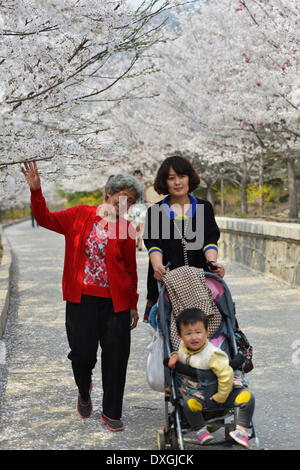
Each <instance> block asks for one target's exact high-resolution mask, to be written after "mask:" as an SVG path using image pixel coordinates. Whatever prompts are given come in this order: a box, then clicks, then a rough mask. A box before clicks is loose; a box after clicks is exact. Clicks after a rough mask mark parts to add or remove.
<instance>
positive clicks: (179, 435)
mask: <svg viewBox="0 0 300 470" xmlns="http://www.w3.org/2000/svg"><path fill="white" fill-rule="evenodd" d="M204 274H205V279H206V281H207V285H209V287H210V288H211V289H212V288H213V289H214V291H215V292H216V291H217V293H218V295H217V296H216V298H217V299H218V300H217V301H215V303H216V305H217V307H218V309H219V311H220V312H221V315H222V321H221V325H220V328H219V330H218V332H217V333H216V335H218V337H219V338H220V337H221V338H223V339H222V341H221V344H220V345H219V347H220V348H221V349H222V350H224V351H225V352H226V353H227V355H228V357H229V359H230V365H231V367H232V368H233V370H234V371H236V370H238V369H239V370H240V372H239V373H240V374H242V372H241V370H242V368H241V366H242V363H243V362H244V356H242V355H241V354H240V353H239V352H238V347H237V342H236V337H235V330H236V328H237V321H236V317H235V305H234V302H233V300H232V297H231V293H230V291H229V289H228V287H227V285H226V283H225V282H224V280H223V279H222V278H220V277H219V276H217V275H216V274H214V273H211V272H205V273H204ZM166 294H167V292H166V287H165V285H163V284H162V285H161V284H160V285H159V297H158V302H157V325H158V328H159V330H160V332H161V334H162V337H163V344H164V366H165V367H164V372H165V392H164V396H165V425H164V426H162V428H161V429H159V430H158V431H157V443H158V448H159V450H166V449H174V450H176V449H179V450H184V439H183V436H184V435H185V434H188V433H189V432H191V431H192V430H191V428H190V427H189V424H188V423H187V421H186V418H185V415H184V413H183V407H182V397H181V394H180V391H179V385H180V374H182V375H185V376H189V377H192V378H193V380H196V381H200V383H201V385H202V386H203V387H204V388H206V390H207V394H208V395H207V396H211V395H212V394H213V393H215V392H216V389H217V378H216V376H215V374H214V373H213V372H212V371H211V370H205V371H204V370H203V371H200V370H199V369H195V368H193V367H190V366H188V365H185V364H181V363H179V362H177V363H176V366H175V369H172V370H171V369H169V368H168V359H169V357H170V354H171V341H170V315H171V305H170V302H169V300H168V296H167V295H166ZM212 339H214V337H213V338H211V340H212ZM242 376H243V374H242ZM243 383H244V386H245V385H246V384H247V381H245V378H244V377H243ZM246 386H247V385H246ZM170 408H171V409H170ZM203 417H204V419H205V422H206V425H207V428H208V429H209V430H210V432H214V431H216V430H218V429H220V428H224V432H225V439H224V440H223V441H218V442H215V443H211V444H209V445H210V446H211V445H234V444H235V441H233V439H232V438H231V437H230V436H229V433H230V431H232V430H234V429H235V426H236V420H237V408H236V407H234V408H231V409H228V408H225V407H222V406H218V407H217V408H216V407H215V408H214V409H213V408H212V407H211V405H210V406H209V407H206V406H204V408H203ZM249 431H250V435H249V436H248V438H249V439H253V438H254V439H255V443H256V448H257V449H259V447H260V443H259V438H258V435H257V432H256V427H255V424H254V420H253V419H252V421H251V427H250V430H249Z"/></svg>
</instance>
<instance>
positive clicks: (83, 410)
mask: <svg viewBox="0 0 300 470" xmlns="http://www.w3.org/2000/svg"><path fill="white" fill-rule="evenodd" d="M92 388H93V383H92V382H91V385H90V390H89V394H90V393H91V391H92ZM76 409H77V412H78V414H79V416H80V417H81V418H89V417H90V416H91V414H92V411H93V404H92V400H91V397H89V399H88V401H84V400H83V399H82V398H81V395H80V393H78V399H77V403H76Z"/></svg>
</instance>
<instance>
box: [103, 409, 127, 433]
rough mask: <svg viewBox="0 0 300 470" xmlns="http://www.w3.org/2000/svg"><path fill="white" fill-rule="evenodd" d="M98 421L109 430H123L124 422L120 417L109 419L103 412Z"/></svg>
mask: <svg viewBox="0 0 300 470" xmlns="http://www.w3.org/2000/svg"><path fill="white" fill-rule="evenodd" d="M100 423H102V424H105V426H106V427H107V429H109V431H123V429H124V424H123V423H122V421H121V420H120V419H110V418H108V417H107V416H105V415H104V414H103V413H102V415H101V416H100Z"/></svg>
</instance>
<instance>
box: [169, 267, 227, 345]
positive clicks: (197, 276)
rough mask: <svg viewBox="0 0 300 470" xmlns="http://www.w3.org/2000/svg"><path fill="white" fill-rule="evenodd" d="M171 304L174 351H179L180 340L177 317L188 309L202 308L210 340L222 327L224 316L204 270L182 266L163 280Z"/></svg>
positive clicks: (171, 329) (171, 334)
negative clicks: (206, 318)
mask: <svg viewBox="0 0 300 470" xmlns="http://www.w3.org/2000/svg"><path fill="white" fill-rule="evenodd" d="M162 282H163V284H165V286H166V290H167V293H168V296H169V300H170V303H171V307H172V311H171V321H170V342H171V349H172V351H177V350H178V347H179V344H180V340H179V338H178V336H177V329H176V317H177V315H178V314H179V313H180V312H181V311H182V310H185V309H187V308H200V309H201V310H203V311H204V313H205V314H206V315H207V316H208V317H209V318H208V330H209V336H208V338H209V339H210V338H212V337H213V336H214V334H215V333H216V332H217V330H218V329H219V327H220V324H221V321H222V315H221V313H220V311H219V309H218V307H217V306H216V304H215V303H214V301H213V297H212V292H211V290H210V289H209V287H207V285H206V283H205V275H204V270H203V269H202V268H195V267H191V266H182V267H180V268H176V269H173V270H171V271H170V272H169V273H167V274H165V275H164V276H163V278H162Z"/></svg>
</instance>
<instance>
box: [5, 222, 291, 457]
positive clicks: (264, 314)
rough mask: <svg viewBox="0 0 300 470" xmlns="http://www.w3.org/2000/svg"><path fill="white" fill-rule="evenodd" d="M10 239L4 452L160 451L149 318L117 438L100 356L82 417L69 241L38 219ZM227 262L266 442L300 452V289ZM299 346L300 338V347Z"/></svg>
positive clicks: (135, 353)
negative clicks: (66, 260) (150, 377)
mask: <svg viewBox="0 0 300 470" xmlns="http://www.w3.org/2000/svg"><path fill="white" fill-rule="evenodd" d="M6 235H7V237H8V239H9V241H10V243H11V245H12V248H13V252H14V273H13V286H12V295H11V303H10V311H9V322H8V327H7V330H6V333H5V336H4V338H3V340H2V341H1V351H2V353H1V355H0V373H1V377H0V405H1V407H0V415H1V428H0V448H1V449H6V450H8V449H18V450H25V449H33V450H71V449H76V450H80V449H94V450H96V449H98V450H101V449H102V450H104V449H106V450H117V449H119V450H133V449H141V450H145V449H150V450H155V449H157V447H156V430H157V429H158V428H159V427H160V426H161V425H162V424H164V402H163V395H162V394H160V393H156V392H154V391H152V390H151V389H150V388H149V387H148V385H147V383H146V377H145V363H146V359H147V350H146V346H147V344H148V343H149V341H150V334H149V326H148V325H145V324H144V323H142V322H141V323H140V324H139V325H138V327H137V328H136V329H135V330H134V331H133V333H132V350H131V358H130V363H129V368H128V375H127V385H126V392H125V400H124V416H123V418H124V422H125V424H126V431H125V432H122V433H116V434H113V433H110V432H109V431H107V430H106V429H105V428H103V426H102V425H101V424H100V423H99V416H100V411H101V382H100V366H99V362H98V364H97V365H96V369H95V373H94V388H93V394H92V396H93V403H94V412H93V415H92V417H91V418H90V419H88V420H82V419H80V418H79V417H78V415H77V413H76V411H75V403H76V397H77V391H76V387H75V386H74V382H73V376H72V372H71V367H70V361H69V360H68V359H67V357H66V356H67V354H68V352H69V348H68V344H67V340H66V335H65V326H64V309H65V304H64V302H63V301H62V295H61V273H62V265H63V253H64V239H63V237H62V236H60V235H57V234H55V233H52V232H49V231H47V230H44V229H42V228H38V229H32V227H31V224H30V222H24V223H21V224H17V225H14V226H11V227H9V228H7V229H6ZM137 258H138V267H139V291H140V302H139V309H140V315H141V316H142V312H143V309H144V303H145V279H146V271H147V262H148V261H147V256H146V254H145V252H143V253H138V254H137ZM225 265H226V269H227V275H226V280H227V283H228V285H229V288H230V290H231V292H232V295H233V298H234V300H235V302H236V310H237V316H238V319H239V322H240V326H241V328H242V329H243V330H244V331H245V333H246V334H247V336H248V337H249V339H250V341H251V343H252V345H253V347H254V362H255V369H254V371H253V372H252V373H251V374H249V376H250V379H251V388H252V390H253V391H254V393H255V396H256V402H257V406H256V413H255V420H256V425H257V429H258V433H259V436H260V440H261V445H262V446H263V447H264V448H267V449H299V447H300V444H299V442H300V431H299V411H298V410H299V404H300V379H299V377H300V352H299V354H298V350H299V351H300V290H299V289H291V288H290V287H288V286H287V285H285V284H283V283H281V282H279V281H274V280H272V279H271V278H268V277H265V276H264V275H262V274H260V273H257V272H254V271H251V270H247V269H245V268H243V267H241V266H239V265H237V264H234V263H225ZM296 341H298V343H296ZM293 343H294V345H298V344H299V345H298V346H297V349H293V348H292V346H293ZM3 351H6V358H5V355H4V354H3ZM190 446H192V447H190ZM188 448H195V446H194V447H193V443H192V444H189V445H188Z"/></svg>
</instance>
